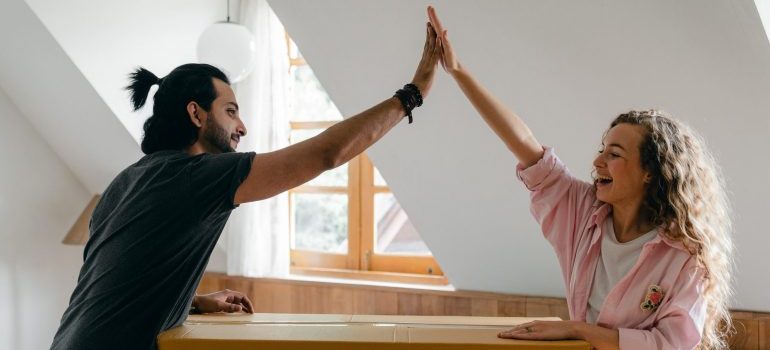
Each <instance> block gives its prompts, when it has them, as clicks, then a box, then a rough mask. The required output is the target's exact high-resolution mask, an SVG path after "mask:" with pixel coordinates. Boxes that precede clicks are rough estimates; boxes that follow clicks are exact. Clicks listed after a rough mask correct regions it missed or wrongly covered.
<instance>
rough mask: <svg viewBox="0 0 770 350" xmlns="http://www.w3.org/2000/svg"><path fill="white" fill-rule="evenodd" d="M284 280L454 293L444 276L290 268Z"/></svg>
mask: <svg viewBox="0 0 770 350" xmlns="http://www.w3.org/2000/svg"><path fill="white" fill-rule="evenodd" d="M290 273H291V274H290V275H289V276H287V277H286V279H290V280H300V281H313V282H328V283H340V284H355V285H367V286H379V287H394V288H408V289H425V290H439V291H455V288H454V287H453V286H452V285H451V284H449V280H447V278H446V277H444V276H430V275H418V274H408V273H393V272H379V271H356V270H344V269H328V268H316V267H292V268H291V271H290Z"/></svg>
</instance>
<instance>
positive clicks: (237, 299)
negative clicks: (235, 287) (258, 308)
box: [233, 294, 254, 314]
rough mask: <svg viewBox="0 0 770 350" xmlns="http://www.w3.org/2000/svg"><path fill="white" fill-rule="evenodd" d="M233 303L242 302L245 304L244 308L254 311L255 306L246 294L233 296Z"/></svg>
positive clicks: (246, 310) (249, 311) (247, 310)
mask: <svg viewBox="0 0 770 350" xmlns="http://www.w3.org/2000/svg"><path fill="white" fill-rule="evenodd" d="M233 304H240V305H241V306H243V310H244V311H245V312H248V313H250V314H252V313H254V308H253V307H252V305H251V300H249V298H248V297H247V296H246V295H243V294H239V295H236V296H235V297H234V298H233Z"/></svg>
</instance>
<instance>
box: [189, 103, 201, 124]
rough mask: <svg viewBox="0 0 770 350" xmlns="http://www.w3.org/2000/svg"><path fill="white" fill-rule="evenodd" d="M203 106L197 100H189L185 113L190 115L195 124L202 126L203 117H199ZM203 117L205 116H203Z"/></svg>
mask: <svg viewBox="0 0 770 350" xmlns="http://www.w3.org/2000/svg"><path fill="white" fill-rule="evenodd" d="M202 112H203V108H201V106H200V105H199V104H198V103H197V102H192V101H191V102H190V103H188V104H187V115H188V116H189V117H190V121H191V122H192V123H193V124H194V125H195V126H196V127H199V128H200V127H201V126H203V121H204V120H203V119H201V117H204V116H202V114H203V113H202ZM204 118H205V117H204Z"/></svg>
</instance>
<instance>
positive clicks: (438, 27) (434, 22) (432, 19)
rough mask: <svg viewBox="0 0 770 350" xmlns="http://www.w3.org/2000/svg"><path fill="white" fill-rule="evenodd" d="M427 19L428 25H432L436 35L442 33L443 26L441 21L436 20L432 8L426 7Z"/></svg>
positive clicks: (436, 16) (436, 17)
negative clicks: (428, 20)
mask: <svg viewBox="0 0 770 350" xmlns="http://www.w3.org/2000/svg"><path fill="white" fill-rule="evenodd" d="M428 18H429V19H430V23H431V24H432V25H433V28H435V29H436V32H437V33H443V32H444V26H442V25H441V21H440V20H439V19H438V15H436V9H435V8H433V6H428Z"/></svg>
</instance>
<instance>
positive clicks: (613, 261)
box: [586, 216, 658, 324]
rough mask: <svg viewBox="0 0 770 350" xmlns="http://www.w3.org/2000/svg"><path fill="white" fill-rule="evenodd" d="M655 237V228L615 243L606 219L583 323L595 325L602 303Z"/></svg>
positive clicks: (612, 231)
mask: <svg viewBox="0 0 770 350" xmlns="http://www.w3.org/2000/svg"><path fill="white" fill-rule="evenodd" d="M657 233H658V229H657V228H655V229H653V230H652V231H650V232H647V233H645V234H644V235H642V236H639V237H638V238H636V239H634V240H632V241H630V242H626V243H619V242H618V239H617V237H615V228H614V227H613V225H612V216H607V220H605V221H604V232H603V234H602V249H601V253H600V255H599V261H598V262H597V263H596V272H595V274H594V282H593V285H592V286H591V295H590V296H589V297H588V309H587V311H586V322H587V323H589V324H596V321H597V320H598V319H599V311H600V310H601V308H602V305H603V304H604V299H605V298H606V297H607V295H608V294H610V291H611V290H612V288H614V287H615V285H616V284H618V282H620V280H621V279H623V277H625V276H626V274H628V271H630V270H631V268H632V267H634V264H636V261H637V260H639V255H640V254H641V253H642V246H644V244H645V243H647V242H649V241H651V240H652V239H653V238H655V236H656V234H657Z"/></svg>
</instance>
